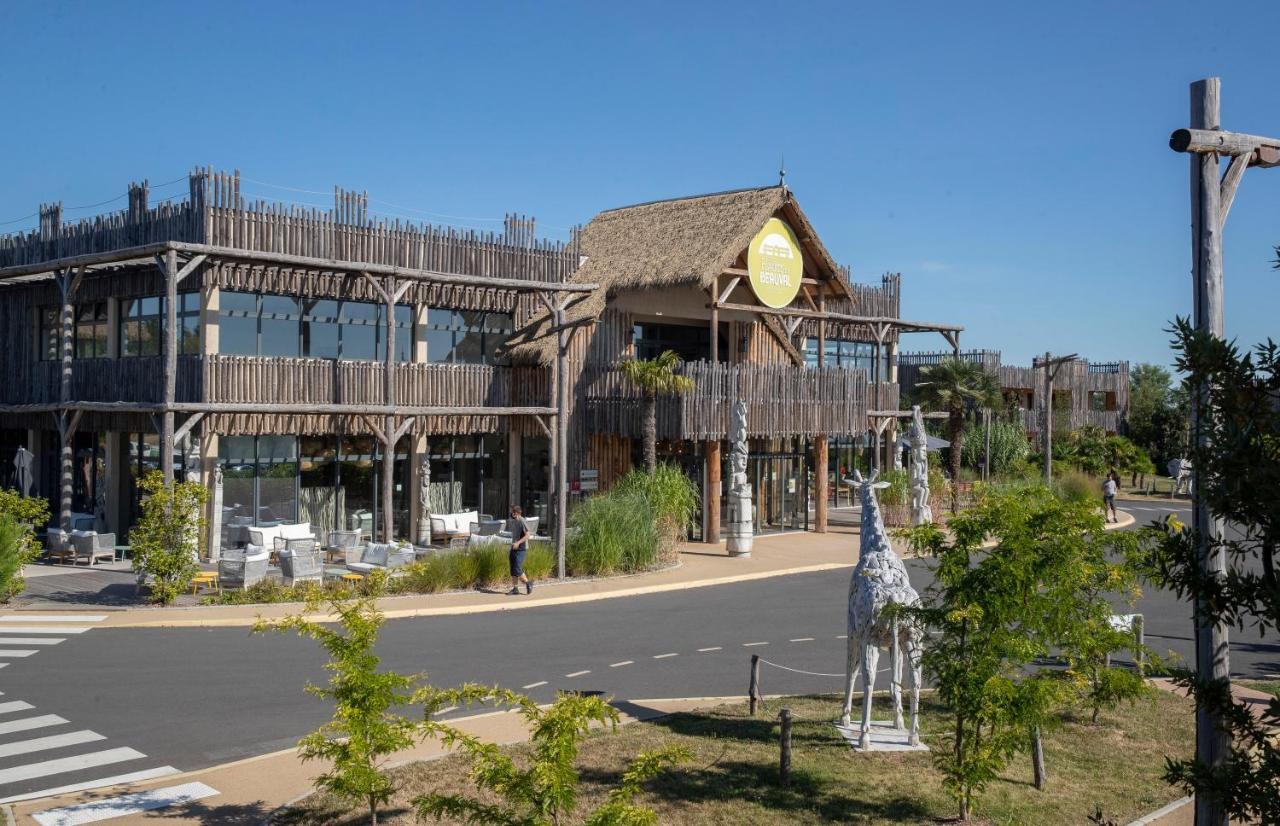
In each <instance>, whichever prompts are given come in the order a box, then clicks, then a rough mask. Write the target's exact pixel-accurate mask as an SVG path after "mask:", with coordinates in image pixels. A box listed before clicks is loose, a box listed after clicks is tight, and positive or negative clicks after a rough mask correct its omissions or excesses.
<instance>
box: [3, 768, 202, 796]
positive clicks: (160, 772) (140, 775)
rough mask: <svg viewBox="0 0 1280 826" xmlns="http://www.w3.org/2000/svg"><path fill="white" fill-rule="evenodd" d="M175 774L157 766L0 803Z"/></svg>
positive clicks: (46, 790) (171, 769) (174, 771)
mask: <svg viewBox="0 0 1280 826" xmlns="http://www.w3.org/2000/svg"><path fill="white" fill-rule="evenodd" d="M177 773H178V770H177V769H175V768H174V767H173V766H159V767H157V768H154V769H143V770H142V771H136V772H129V773H128V774H117V775H115V776H114V777H103V778H99V779H98V780H86V781H85V782H83V783H72V784H70V785H67V786H56V787H54V788H52V789H41V790H40V791H38V792H25V793H23V794H15V795H13V796H11V797H5V798H0V803H18V802H19V801H22V800H34V799H36V798H37V797H53V796H54V795H56V794H71V793H72V792H82V791H84V790H85V789H100V788H102V787H103V786H118V785H120V784H121V783H137V782H139V781H142V780H154V779H155V778H157V777H167V776H168V775H171V774H177Z"/></svg>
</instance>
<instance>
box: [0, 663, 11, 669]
mask: <svg viewBox="0 0 1280 826" xmlns="http://www.w3.org/2000/svg"><path fill="white" fill-rule="evenodd" d="M8 667H9V664H8V663H0V668H8Z"/></svg>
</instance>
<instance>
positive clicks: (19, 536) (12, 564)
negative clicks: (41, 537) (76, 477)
mask: <svg viewBox="0 0 1280 826" xmlns="http://www.w3.org/2000/svg"><path fill="white" fill-rule="evenodd" d="M48 521H49V503H48V502H47V501H46V500H44V499H43V498H40V497H36V498H25V497H23V496H22V495H21V494H19V493H18V492H17V491H16V490H5V489H0V602H8V601H9V600H10V599H12V598H13V597H14V596H16V595H18V594H20V593H22V589H23V588H24V587H25V586H26V583H24V582H23V580H22V566H24V565H27V564H30V563H31V562H34V561H35V559H36V557H38V556H40V552H41V547H40V542H39V541H38V540H37V539H36V526H37V525H44V524H46V523H47V522H48Z"/></svg>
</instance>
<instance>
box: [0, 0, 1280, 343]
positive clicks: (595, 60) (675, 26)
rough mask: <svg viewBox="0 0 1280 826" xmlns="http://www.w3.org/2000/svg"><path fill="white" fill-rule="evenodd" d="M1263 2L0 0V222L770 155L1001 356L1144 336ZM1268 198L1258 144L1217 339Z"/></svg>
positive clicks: (1261, 267) (737, 168)
mask: <svg viewBox="0 0 1280 826" xmlns="http://www.w3.org/2000/svg"><path fill="white" fill-rule="evenodd" d="M1277 24H1280V4H1275V3H1270V4H1262V3H1259V4H1257V5H1256V6H1255V7H1254V8H1252V9H1251V10H1249V11H1248V13H1247V14H1244V15H1243V16H1241V17H1237V18H1236V19H1234V20H1233V19H1231V18H1230V17H1228V16H1227V15H1214V14H1212V13H1210V12H1208V11H1206V9H1205V7H1204V5H1203V4H1202V3H1201V4H1193V3H1174V2H1160V3H1156V2H1150V3H1136V2H1135V3H1115V2H1109V3H1086V2H1078V3H1072V4H1044V3H1009V4H994V3H991V4H985V3H972V4H956V3H912V4H884V3H875V4H871V3H830V4H827V3H792V4H782V3H767V4H765V3H749V2H742V3H723V4H722V3H687V2H686V3H672V4H652V5H650V4H634V5H631V4H628V5H626V6H623V5H621V4H602V3H581V4H554V3H546V4H534V3H519V4H517V3H509V4H508V3H483V2H468V3H465V4H463V3H458V4H439V5H434V4H425V3H423V4H407V3H406V4H392V3H381V2H367V3H360V4H354V3H326V2H307V3H302V2H298V3H266V2H259V3H236V2H225V3H218V4H206V3H191V4H160V3H156V4H144V3H130V4H125V3H119V4H116V3H93V4H91V3H84V4H65V3H34V2H32V3H7V4H4V5H3V7H0V30H2V31H4V32H6V35H7V36H6V38H5V39H6V43H5V49H4V50H3V51H2V52H0V78H3V80H4V84H3V85H4V89H5V92H4V99H5V104H4V106H5V110H6V111H7V112H9V113H19V115H20V116H19V117H18V118H17V119H14V120H10V121H9V123H8V124H6V126H5V127H4V128H3V129H0V156H3V157H4V163H3V165H0V222H6V221H9V220H10V219H16V218H21V217H22V216H25V215H28V214H30V213H32V212H34V211H35V208H36V206H37V204H39V203H41V202H43V201H53V200H61V201H62V202H63V204H64V205H65V206H67V207H71V206H79V205H87V204H95V203H98V202H101V201H104V200H106V199H108V198H112V197H116V196H121V195H123V193H124V192H125V188H126V185H127V183H128V182H129V181H130V180H136V179H141V178H143V177H146V178H149V179H150V180H151V182H152V184H153V186H155V185H157V184H162V183H165V182H168V181H172V180H174V179H176V178H179V177H181V176H183V175H184V173H185V172H187V171H188V170H189V169H191V168H192V167H193V166H195V165H197V164H199V165H203V164H212V165H213V166H215V167H219V168H227V169H230V168H239V169H240V170H241V171H242V174H243V175H244V176H245V177H246V178H248V179H252V180H253V181H257V182H262V183H249V182H246V183H245V184H244V189H245V191H246V192H248V193H250V194H254V195H261V196H265V197H270V198H273V199H280V200H295V201H303V202H310V203H317V204H320V205H326V204H327V202H328V201H329V200H330V199H329V197H328V196H326V195H323V194H313V193H312V192H298V191H292V190H286V189H279V188H276V187H273V186H268V185H267V184H274V185H276V186H277V187H278V186H287V187H292V188H294V189H296V190H312V191H314V192H315V193H325V192H331V191H332V187H333V185H334V184H341V185H343V186H347V187H350V188H363V189H367V190H368V191H369V193H370V196H371V197H372V198H375V199H378V200H379V201H380V202H381V203H378V204H375V205H374V207H375V208H376V209H378V210H380V211H382V212H386V213H392V214H399V215H402V216H407V217H418V218H425V219H430V220H435V221H439V222H448V223H463V224H472V225H475V226H480V227H493V226H495V223H494V222H492V221H490V220H483V219H492V218H500V217H501V216H502V214H503V213H504V212H506V211H520V212H526V213H532V214H534V215H536V216H537V217H538V219H539V224H540V227H541V228H542V229H543V230H544V232H545V233H546V234H551V235H561V236H562V235H564V234H565V233H566V228H567V227H568V226H570V225H572V224H575V223H585V222H586V221H587V220H589V219H590V218H591V216H592V215H593V214H594V213H595V212H597V211H599V210H601V209H604V208H608V207H612V206H618V205H622V204H628V203H635V202H638V201H645V200H649V199H653V198H663V197H671V196H676V195H684V194H692V193H698V192H706V191H714V190H722V189H730V188H736V187H742V186H751V185H757V184H766V183H770V182H773V181H776V180H777V169H778V163H779V158H780V156H782V155H783V154H784V153H785V156H786V166H787V169H788V176H787V181H788V183H789V184H790V185H791V187H792V189H793V190H794V191H795V193H796V195H797V197H798V199H799V201H800V203H801V205H802V206H803V208H804V209H805V211H806V212H807V213H808V214H809V217H810V218H811V219H812V220H813V222H814V223H815V225H816V226H817V228H818V231H819V233H820V234H821V236H822V238H823V240H824V241H825V242H826V244H827V246H828V247H829V248H830V249H831V251H832V253H833V254H834V255H835V257H836V258H837V259H838V260H840V261H841V262H844V263H847V264H850V265H851V266H852V267H853V270H854V277H855V279H857V280H862V281H876V280H878V278H879V275H880V273H882V272H885V271H890V270H891V271H900V272H902V274H903V280H904V285H903V288H904V289H903V291H904V301H903V313H904V315H906V316H908V317H910V318H913V319H919V320H927V321H949V322H958V323H961V324H964V325H966V327H967V328H968V330H967V332H966V333H965V335H964V342H965V344H966V345H969V346H982V347H989V348H994V349H999V350H1002V351H1003V352H1004V353H1005V358H1006V361H1024V362H1025V361H1028V360H1029V359H1030V358H1031V356H1032V354H1033V353H1036V352H1043V351H1044V350H1046V349H1051V350H1055V351H1060V352H1061V351H1075V352H1079V353H1081V354H1082V355H1085V356H1087V357H1089V358H1093V359H1099V360H1101V359H1109V358H1127V359H1130V360H1132V361H1156V362H1160V363H1167V362H1168V361H1169V360H1170V357H1169V354H1168V349H1167V336H1166V335H1165V334H1164V333H1163V332H1162V328H1163V327H1164V326H1165V325H1166V323H1167V322H1168V320H1169V319H1170V318H1172V317H1173V316H1174V315H1175V314H1179V313H1181V314H1185V313H1188V312H1189V310H1190V296H1191V288H1190V276H1189V274H1188V272H1189V266H1190V264H1189V262H1190V240H1189V209H1190V208H1189V204H1188V163H1187V159H1186V157H1185V156H1180V155H1175V154H1174V153H1173V152H1171V151H1170V150H1169V149H1168V148H1167V143H1166V141H1167V138H1168V135H1169V132H1170V131H1171V130H1173V129H1175V128H1178V127H1181V126H1185V125H1186V121H1187V117H1188V115H1187V111H1188V102H1187V100H1188V91H1187V87H1188V84H1189V83H1190V82H1191V81H1193V80H1195V79H1197V78H1200V77H1204V76H1207V75H1218V76H1220V77H1222V81H1223V120H1224V124H1225V125H1226V127H1227V128H1229V129H1235V130H1237V131H1242V132H1252V133H1261V134H1272V135H1280V106H1277V105H1276V104H1277V102H1278V101H1277V94H1276V91H1275V82H1274V77H1275V75H1276V70H1277V68H1278V67H1280V59H1278V57H1277V46H1276V41H1275V35H1274V32H1275V31H1276V30H1277ZM180 190H181V184H176V185H170V186H168V187H167V188H157V189H155V191H154V194H153V200H154V199H156V198H160V197H165V196H168V195H172V194H174V193H176V192H178V191H180ZM392 204H394V205H396V206H395V207H392V206H390V205H392ZM121 205H122V203H121V202H120V201H116V202H114V203H111V204H107V205H104V206H102V207H99V208H95V209H92V210H80V211H76V212H68V215H67V217H69V218H70V217H77V216H80V215H87V214H92V213H94V212H97V211H101V210H103V209H110V208H118V207H119V206H121ZM408 208H412V209H414V210H420V211H421V212H411V211H409V209H408ZM426 213H432V214H430V215H428V214H426ZM443 216H457V217H452V218H445V217H443ZM459 217H460V219H459ZM1277 218H1280V168H1278V169H1275V170H1250V171H1249V172H1248V173H1247V174H1246V176H1245V180H1244V182H1243V184H1242V186H1241V190H1240V194H1239V196H1238V197H1237V200H1236V202H1235V206H1234V207H1233V209H1232V212H1231V217H1230V221H1229V224H1228V227H1227V232H1226V243H1225V249H1226V296H1227V307H1226V318H1227V321H1226V324H1227V332H1228V334H1229V335H1231V336H1235V337H1238V338H1239V339H1240V341H1241V342H1242V343H1252V342H1254V341H1257V340H1260V339H1263V338H1265V337H1266V336H1268V335H1271V336H1274V337H1280V323H1277V312H1278V311H1280V272H1276V271H1273V270H1272V269H1271V261H1272V259H1273V258H1274V257H1275V255H1274V252H1273V250H1272V247H1273V246H1275V245H1278V244H1280V220H1277ZM31 223H32V221H19V222H17V223H8V224H6V225H3V226H0V232H7V231H12V230H14V229H17V228H23V227H26V226H29V225H30V224H31ZM941 345H942V339H941V337H939V336H936V335H920V336H914V337H908V338H907V339H906V341H905V343H904V347H905V348H909V349H937V348H939V347H940V346H941Z"/></svg>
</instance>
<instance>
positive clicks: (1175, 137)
mask: <svg viewBox="0 0 1280 826" xmlns="http://www.w3.org/2000/svg"><path fill="white" fill-rule="evenodd" d="M1169 148H1170V149H1172V150H1173V151H1174V152H1195V153H1200V154H1217V155H1232V156H1240V155H1244V156H1246V157H1249V161H1248V163H1249V165H1250V166H1275V165H1277V160H1276V154H1277V153H1280V138H1264V137H1262V136H1261V135H1246V134H1243V133H1241V132H1224V131H1222V130H1219V129H1177V130H1174V132H1173V134H1172V135H1170V136H1169ZM1259 150H1261V151H1259Z"/></svg>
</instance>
